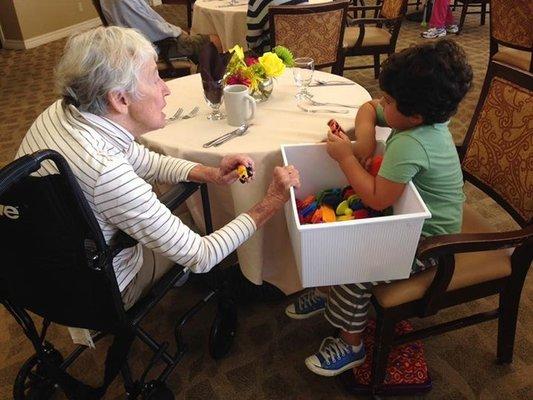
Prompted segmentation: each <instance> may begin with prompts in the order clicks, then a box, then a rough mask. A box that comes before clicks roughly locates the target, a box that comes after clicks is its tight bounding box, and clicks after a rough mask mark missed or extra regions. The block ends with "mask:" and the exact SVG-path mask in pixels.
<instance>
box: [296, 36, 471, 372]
mask: <svg viewBox="0 0 533 400" xmlns="http://www.w3.org/2000/svg"><path fill="white" fill-rule="evenodd" d="M471 82H472V68H471V67H470V65H469V64H468V63H467V61H466V56H465V54H464V52H463V50H462V49H461V48H460V47H459V46H458V45H457V44H455V43H454V42H453V41H449V40H441V41H439V42H436V43H433V44H427V45H421V46H416V47H411V48H408V49H406V50H403V51H402V52H400V53H397V54H393V55H392V56H391V57H389V58H388V59H387V60H386V61H385V62H384V63H383V65H382V72H381V74H380V78H379V83H380V88H381V89H382V91H383V98H382V99H381V100H380V101H375V100H374V101H370V102H368V103H366V104H364V105H363V106H362V107H361V108H360V109H359V112H358V113H357V117H356V119H355V134H356V137H357V147H356V149H355V150H353V149H352V147H351V146H350V139H349V138H348V136H346V135H345V134H344V133H342V132H339V133H337V134H334V133H332V132H331V131H330V132H329V133H328V141H327V148H328V154H329V155H330V157H332V158H333V159H334V160H336V161H337V162H338V164H339V167H340V168H341V169H342V171H343V172H344V174H345V175H346V178H347V179H348V181H349V183H350V185H352V187H353V188H354V190H355V191H356V193H357V194H358V195H359V196H360V197H361V199H362V200H363V202H364V203H365V204H366V205H368V206H370V207H372V208H374V209H376V210H382V209H384V208H387V207H389V206H391V205H392V204H394V202H395V201H396V200H397V199H398V198H399V197H400V195H401V194H402V192H403V190H404V188H405V185H406V184H407V183H408V182H409V181H411V180H412V181H413V183H414V185H415V186H416V187H417V189H418V191H419V193H420V195H421V196H422V198H423V199H424V202H425V203H426V205H427V207H428V208H429V210H430V211H431V214H432V217H431V219H429V220H426V221H425V223H424V226H423V228H422V239H423V238H424V237H428V236H432V235H441V234H449V233H457V232H459V231H460V228H461V219H462V204H463V201H464V195H463V190H462V188H463V177H462V173H461V166H460V164H459V158H458V155H457V152H456V149H455V145H454V143H453V140H452V137H451V135H450V132H449V130H448V122H449V118H450V117H451V116H452V115H453V114H454V113H455V112H456V110H457V106H458V104H459V102H460V101H461V99H462V98H463V97H464V96H465V94H466V93H467V91H468V90H469V88H470V85H471ZM376 125H379V126H389V127H391V128H392V133H391V135H390V137H389V138H388V140H387V143H386V149H385V154H384V158H383V163H382V165H381V168H380V170H379V173H378V175H377V176H376V177H374V176H372V175H370V174H369V173H368V172H367V171H366V169H365V160H366V159H368V157H370V156H371V155H372V154H373V152H374V149H375V144H376V143H375V127H376ZM399 240H401V238H399ZM434 265H435V260H415V261H414V262H413V268H412V272H413V273H416V272H420V271H421V270H423V269H425V268H427V267H430V266H434ZM376 284H377V282H369V283H357V284H347V285H340V286H333V287H331V288H327V289H324V288H321V290H319V289H313V290H311V291H308V292H307V293H305V294H303V295H301V296H300V298H298V299H297V301H296V302H295V303H294V304H291V305H289V306H288V307H287V309H286V314H287V315H288V316H289V317H291V318H295V319H303V318H308V317H310V316H312V315H314V314H317V313H319V312H322V311H324V310H325V316H326V319H327V320H328V321H329V322H330V323H331V324H332V325H333V326H335V327H336V328H339V329H340V336H339V337H337V338H334V337H328V338H326V339H324V341H323V342H322V345H321V346H320V349H319V351H318V352H317V353H316V354H314V355H312V356H310V357H308V358H307V359H306V360H305V363H306V365H307V367H308V368H309V369H310V370H311V371H313V372H315V373H317V374H319V375H323V376H334V375H338V374H340V373H341V372H343V371H346V370H347V369H349V368H352V367H354V366H357V365H360V364H362V363H363V361H364V359H365V349H364V346H363V343H362V341H361V333H362V332H363V331H364V329H365V325H366V321H367V310H368V307H369V304H370V297H371V296H372V292H371V290H372V287H373V286H374V285H376Z"/></svg>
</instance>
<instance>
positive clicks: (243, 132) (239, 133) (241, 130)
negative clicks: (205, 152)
mask: <svg viewBox="0 0 533 400" xmlns="http://www.w3.org/2000/svg"><path fill="white" fill-rule="evenodd" d="M249 127H250V125H248V124H244V125H241V126H240V127H239V129H237V132H235V133H234V134H233V135H230V136H228V137H227V138H225V139H222V140H221V141H220V142H216V143H215V144H214V145H213V147H218V146H220V145H221V144H223V143H226V142H229V141H230V140H231V139H234V138H236V137H239V136H244V135H246V133H247V132H248V128H249Z"/></svg>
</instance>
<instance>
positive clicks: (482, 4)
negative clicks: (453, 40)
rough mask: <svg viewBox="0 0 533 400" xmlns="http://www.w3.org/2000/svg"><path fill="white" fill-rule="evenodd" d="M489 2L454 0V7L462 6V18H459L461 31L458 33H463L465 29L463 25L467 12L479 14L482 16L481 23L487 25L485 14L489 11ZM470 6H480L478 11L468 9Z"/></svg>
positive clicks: (484, 0) (487, 0) (485, 0)
mask: <svg viewBox="0 0 533 400" xmlns="http://www.w3.org/2000/svg"><path fill="white" fill-rule="evenodd" d="M488 4H489V0H454V2H453V9H454V10H455V8H456V7H457V6H459V5H460V6H461V7H462V10H461V18H460V20H459V31H458V32H457V34H459V33H461V31H462V30H463V25H464V23H465V19H466V15H467V14H479V16H480V23H479V24H480V25H485V14H487V13H488V12H489V10H488V9H487V5H488ZM469 7H479V10H476V11H468V8H469Z"/></svg>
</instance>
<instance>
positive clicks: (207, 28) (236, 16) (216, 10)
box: [191, 0, 331, 51]
mask: <svg viewBox="0 0 533 400" xmlns="http://www.w3.org/2000/svg"><path fill="white" fill-rule="evenodd" d="M329 1H331V0H310V1H309V3H326V2H329ZM228 4H229V0H196V2H195V3H194V12H193V15H192V26H191V34H197V33H202V34H204V35H209V34H217V35H218V36H219V37H220V40H221V42H222V46H223V48H224V51H227V50H229V49H231V48H232V47H233V46H235V45H236V44H238V45H240V46H242V48H243V49H247V48H248V45H247V44H246V32H247V26H246V11H247V10H248V2H247V1H244V0H237V4H238V5H235V6H229V7H227V5H228ZM221 6H223V7H221Z"/></svg>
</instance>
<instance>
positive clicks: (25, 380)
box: [0, 150, 237, 400]
mask: <svg viewBox="0 0 533 400" xmlns="http://www.w3.org/2000/svg"><path fill="white" fill-rule="evenodd" d="M43 162H46V163H53V164H55V166H56V167H57V170H58V172H59V173H58V174H52V175H47V176H45V177H37V176H35V174H33V173H34V172H36V171H37V170H38V169H39V168H40V167H41V164H42V163H43ZM32 174H33V175H32ZM198 190H200V193H201V198H202V203H203V212H204V219H205V226H206V231H207V232H208V233H210V232H212V230H213V228H212V222H211V215H210V206H209V199H208V192H207V187H206V185H205V184H197V183H182V184H179V185H176V186H175V187H174V188H173V189H171V190H170V191H169V192H167V193H165V194H164V195H163V196H162V197H161V198H160V200H161V201H162V202H163V203H164V204H165V205H166V206H167V207H168V208H169V209H171V210H172V209H175V208H176V207H177V206H178V205H180V204H181V203H183V202H184V201H185V200H186V199H187V198H189V197H190V196H191V195H192V194H193V193H195V192H197V191H198ZM0 205H1V206H0V208H1V211H2V212H1V213H0V243H2V245H1V249H2V265H1V267H0V302H1V303H2V304H3V305H4V306H5V307H6V309H7V310H8V311H9V313H10V314H11V315H12V316H13V318H14V319H15V320H16V321H17V323H18V324H19V325H20V326H21V328H22V330H23V332H24V334H25V335H26V336H27V338H28V339H29V340H30V342H31V344H32V346H33V348H34V350H35V354H34V355H32V356H31V357H30V358H29V359H28V360H27V361H26V362H25V363H24V364H23V365H22V367H21V368H20V370H19V372H18V375H17V377H16V379H15V383H14V386H13V397H14V399H15V400H24V399H39V400H42V399H47V398H50V397H52V396H53V395H54V393H55V392H56V391H57V390H59V389H60V390H62V391H63V392H64V394H65V395H66V397H67V398H69V399H98V398H101V397H103V395H104V394H105V392H106V390H107V388H108V386H109V385H110V384H111V382H112V381H114V379H115V378H116V376H118V375H119V374H121V376H122V378H123V381H124V388H125V391H126V395H127V398H128V399H136V398H142V399H173V398H174V395H173V393H172V391H171V390H170V389H169V388H168V386H167V385H166V383H165V381H166V379H167V378H168V376H169V375H170V373H171V372H172V371H173V369H174V368H175V366H176V365H177V364H178V362H179V361H180V359H181V358H182V357H183V355H184V354H185V351H186V344H185V341H184V338H183V332H182V331H183V328H184V326H185V324H186V323H187V321H189V320H190V319H191V318H192V317H193V316H194V315H195V314H196V313H197V312H198V311H200V310H201V309H202V308H203V307H204V306H205V305H206V304H207V303H208V302H209V301H210V300H213V299H217V300H218V308H217V313H216V315H215V318H214V321H213V324H212V326H211V331H210V335H209V352H210V354H211V356H212V357H213V358H215V359H218V358H222V357H224V356H225V355H226V354H227V353H228V352H229V350H230V348H231V345H232V343H233V340H234V337H235V332H236V326H237V312H236V306H235V302H234V300H233V299H232V296H231V293H230V291H229V288H228V286H227V284H225V283H224V282H223V280H224V279H223V278H224V276H223V273H224V271H223V270H221V269H220V268H219V267H217V268H216V269H214V270H213V271H212V272H211V273H213V274H217V276H215V279H213V277H211V279H210V281H215V282H217V284H216V285H215V286H214V287H211V288H210V290H209V293H208V294H207V295H206V296H205V297H204V298H203V299H201V300H200V301H199V302H198V303H196V304H195V305H194V307H193V308H192V309H190V310H189V311H188V312H186V313H185V314H184V315H183V316H182V317H181V318H179V319H178V320H177V322H176V324H175V327H174V338H175V342H176V343H175V345H176V350H175V351H173V352H171V351H170V350H169V343H158V342H157V341H156V340H155V339H154V338H152V337H151V336H150V335H149V334H148V333H147V332H146V331H145V330H144V329H143V328H142V326H141V322H142V321H143V319H144V318H145V316H146V315H147V314H148V313H149V312H150V311H151V310H152V309H153V308H154V306H155V305H157V304H158V302H159V301H160V300H161V299H162V298H163V297H164V296H165V294H166V293H167V292H168V291H169V290H170V289H172V288H174V286H175V284H176V283H177V282H178V281H179V280H180V279H181V278H182V277H183V275H184V274H185V273H187V268H184V267H183V266H180V265H177V264H176V265H175V266H174V267H173V268H171V270H170V271H168V272H167V273H166V274H165V275H164V276H163V277H162V278H161V279H160V280H159V281H158V282H157V283H156V284H155V285H154V286H153V287H152V289H151V291H150V293H149V294H148V295H147V296H145V297H143V298H142V299H140V300H139V301H138V302H137V303H136V304H135V305H134V306H133V307H132V308H131V309H129V310H125V309H124V306H123V303H122V299H121V295H120V291H119V288H118V284H117V280H116V277H115V273H114V270H113V265H112V262H113V258H114V257H115V256H116V255H117V254H118V253H120V251H121V250H123V249H125V248H127V247H131V246H134V245H135V244H136V241H135V240H134V239H132V238H131V237H129V236H127V235H126V234H125V233H123V232H119V233H118V234H117V235H115V236H114V237H113V239H112V240H111V241H110V243H109V244H107V243H106V242H105V240H104V237H103V235H102V232H101V230H100V227H99V225H98V223H97V221H96V219H95V216H94V214H93V213H92V211H91V208H90V207H89V204H88V203H87V200H86V198H85V196H84V195H83V192H82V190H81V188H80V186H79V185H78V183H77V181H76V179H75V177H74V175H73V173H72V171H71V170H70V168H69V166H68V164H67V162H66V161H65V159H64V158H63V157H62V156H61V155H60V154H59V153H57V152H55V151H52V150H43V151H39V152H36V153H34V154H32V155H26V156H23V157H22V158H20V159H17V160H15V161H13V162H12V163H10V164H9V165H7V166H6V167H4V168H3V169H1V170H0ZM28 311H30V312H32V313H34V314H36V315H38V316H40V317H42V326H41V327H40V328H39V329H38V328H37V326H36V323H35V322H34V320H33V319H32V317H31V316H30V314H29V313H28ZM52 323H57V324H61V325H65V326H69V327H77V328H84V329H89V330H91V331H93V332H96V334H95V335H94V336H93V341H94V342H98V341H99V340H101V339H102V338H103V337H105V336H108V335H111V336H112V337H113V341H112V344H111V345H110V347H109V348H108V350H107V355H106V360H105V372H104V379H103V383H102V385H101V386H99V387H92V386H89V385H87V384H85V383H83V382H82V381H80V380H78V379H76V378H75V377H73V376H72V375H71V374H69V373H68V371H67V369H68V368H69V366H71V365H72V364H73V363H74V361H75V360H76V359H77V358H78V357H79V356H80V355H81V354H82V353H83V351H84V350H85V349H86V346H78V347H76V348H75V350H74V351H73V352H72V353H71V354H70V355H68V356H66V357H63V355H62V354H61V353H60V352H59V351H58V350H57V349H55V348H54V346H53V344H52V343H50V342H49V341H47V340H46V333H47V330H48V327H49V326H50V324H52ZM135 338H139V339H140V340H141V341H142V342H143V343H145V344H146V345H147V346H148V347H149V348H150V349H151V350H152V351H153V353H154V354H153V357H152V359H151V361H150V362H149V363H148V365H147V366H146V367H145V368H144V371H143V372H142V374H141V376H140V377H138V378H137V379H134V378H133V376H132V373H131V371H130V368H129V366H128V360H127V354H128V351H129V348H130V346H131V344H132V342H133V340H134V339H135ZM160 362H163V366H164V368H163V370H162V372H161V373H160V374H159V375H158V376H157V378H156V379H152V380H150V381H147V376H148V373H149V372H150V370H151V369H152V368H153V367H154V366H155V365H156V364H157V363H160Z"/></svg>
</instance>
